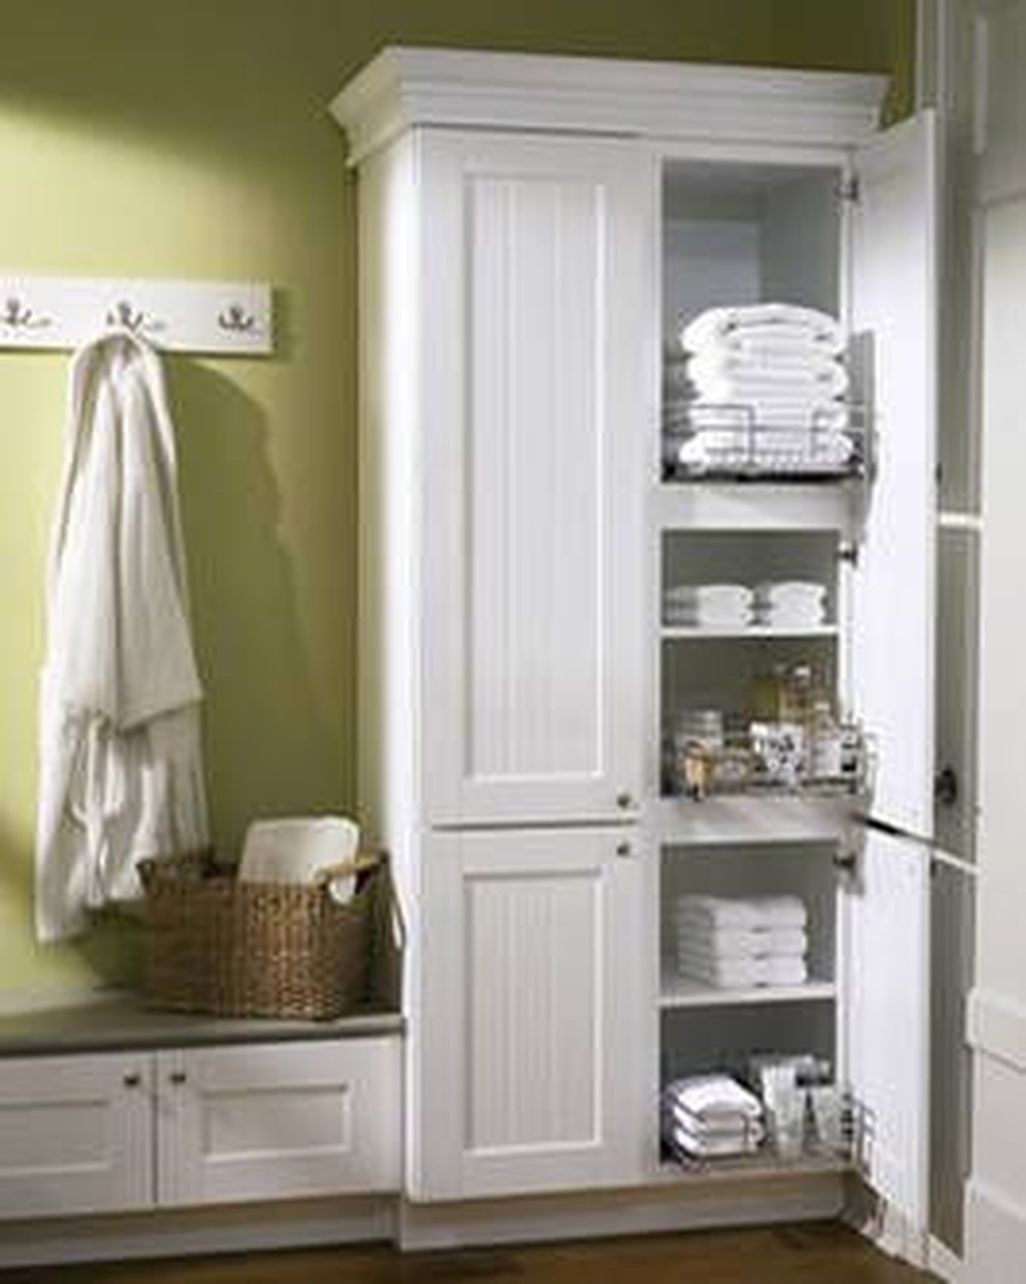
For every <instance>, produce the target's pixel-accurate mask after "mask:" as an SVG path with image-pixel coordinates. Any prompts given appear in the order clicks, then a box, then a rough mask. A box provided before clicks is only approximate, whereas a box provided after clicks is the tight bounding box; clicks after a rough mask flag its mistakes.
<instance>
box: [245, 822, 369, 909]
mask: <svg viewBox="0 0 1026 1284" xmlns="http://www.w3.org/2000/svg"><path fill="white" fill-rule="evenodd" d="M359 845H360V829H359V826H358V825H357V824H356V823H355V822H354V821H352V820H348V819H347V818H346V817H345V816H310V817H305V816H292V817H288V818H286V819H282V820H255V821H253V823H252V824H251V825H250V826H249V828H248V829H247V831H246V839H245V843H244V844H243V848H242V857H241V859H240V861H239V874H238V878H239V882H240V883H313V882H316V881H317V879H318V876H319V875H320V873H321V871H322V870H324V869H326V868H328V867H330V866H332V865H341V864H345V863H347V862H349V861H351V860H352V859H353V858H354V857H355V856H356V852H357V849H358V848H359ZM355 887H356V878H355V875H347V876H345V877H343V878H336V879H332V881H331V883H330V889H331V895H332V897H333V898H334V899H335V900H337V901H340V902H342V901H346V900H348V899H349V898H350V897H351V896H352V894H353V892H354V891H355Z"/></svg>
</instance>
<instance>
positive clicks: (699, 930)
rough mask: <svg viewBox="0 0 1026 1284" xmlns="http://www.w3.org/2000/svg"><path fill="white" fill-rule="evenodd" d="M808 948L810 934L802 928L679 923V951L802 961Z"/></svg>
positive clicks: (699, 922) (696, 921)
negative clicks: (789, 957) (778, 956)
mask: <svg viewBox="0 0 1026 1284" xmlns="http://www.w3.org/2000/svg"><path fill="white" fill-rule="evenodd" d="M808 945H809V940H808V935H807V933H806V931H805V929H804V928H802V927H775V928H759V929H754V930H747V929H744V928H716V927H713V926H710V924H709V923H708V922H707V921H704V920H702V919H696V920H695V921H694V922H693V923H687V922H678V924H677V946H678V949H682V948H683V949H690V950H692V951H693V952H695V953H696V954H706V955H711V956H713V957H715V958H721V959H727V958H764V957H765V956H766V955H769V954H774V955H793V956H795V957H798V958H801V957H802V956H804V954H805V952H806V950H807V949H808Z"/></svg>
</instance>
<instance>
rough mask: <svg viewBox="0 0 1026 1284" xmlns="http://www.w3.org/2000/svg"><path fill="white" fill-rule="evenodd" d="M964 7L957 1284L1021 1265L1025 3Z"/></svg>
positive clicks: (1024, 1171)
mask: <svg viewBox="0 0 1026 1284" xmlns="http://www.w3.org/2000/svg"><path fill="white" fill-rule="evenodd" d="M976 7H977V8H980V9H985V10H987V11H988V12H987V13H986V14H985V15H983V16H982V17H981V19H980V24H979V37H980V47H979V50H978V56H977V58H976V59H975V69H976V72H977V75H978V77H979V79H978V83H977V84H976V86H975V89H976V95H975V97H976V102H977V104H978V108H979V120H978V121H977V130H976V142H977V150H978V152H979V156H978V170H977V180H978V181H977V191H976V206H977V209H976V223H977V235H978V256H977V258H978V269H979V278H978V282H977V285H978V291H979V295H980V300H981V312H982V318H981V319H982V327H981V328H982V335H981V336H980V338H981V348H982V351H981V354H980V357H981V359H980V373H981V383H982V388H981V389H980V391H981V393H982V404H981V423H982V447H983V452H982V453H983V477H982V509H983V533H982V539H981V556H980V697H979V772H978V781H979V804H980V815H979V828H978V843H977V864H978V868H979V880H978V891H977V918H976V929H977V930H976V978H975V988H974V989H973V991H972V993H971V994H970V1000H969V1029H968V1032H967V1033H968V1038H969V1042H970V1044H971V1045H972V1049H973V1097H974V1102H973V1159H972V1176H971V1179H970V1182H969V1187H968V1192H967V1199H966V1226H967V1250H966V1255H967V1259H968V1261H967V1273H966V1279H970V1280H972V1282H973V1284H1004V1281H1006V1280H1013V1279H1019V1278H1020V1277H1021V1276H1022V1274H1023V1270H1024V1262H1026V1146H1024V1145H1023V1138H1024V1125H1023V1121H1024V1119H1026V926H1024V910H1026V860H1024V855H1023V801H1024V794H1026V790H1024V787H1023V776H1022V768H1021V764H1022V760H1023V754H1022V742H1023V730H1022V729H1023V726H1024V725H1026V657H1024V641H1026V593H1024V592H1023V572H1022V566H1023V548H1024V545H1026V502H1024V490H1026V410H1024V407H1026V400H1024V397H1023V388H1024V378H1023V371H1024V364H1026V363H1024V343H1026V76H1024V74H1023V70H1024V67H1026V3H1023V0H1006V3H1003V4H996V3H991V4H986V5H982V4H981V5H978V6H976Z"/></svg>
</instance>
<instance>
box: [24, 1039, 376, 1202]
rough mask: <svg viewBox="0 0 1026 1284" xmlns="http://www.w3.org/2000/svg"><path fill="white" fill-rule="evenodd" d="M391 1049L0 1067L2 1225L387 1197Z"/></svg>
mask: <svg viewBox="0 0 1026 1284" xmlns="http://www.w3.org/2000/svg"><path fill="white" fill-rule="evenodd" d="M399 1066H400V1044H399V1041H398V1040H396V1039H391V1038H374V1039H348V1040H344V1041H339V1042H332V1041H328V1040H310V1041H302V1042H289V1043H262V1044H240V1045H236V1046H231V1047H200V1048H188V1049H171V1050H164V1051H157V1052H113V1053H108V1052H105V1053H81V1054H76V1055H71V1056H53V1057H50V1056H38V1057H18V1058H11V1059H4V1060H0V1217H3V1218H21V1217H61V1216H66V1215H70V1214H77V1213H89V1212H120V1211H129V1210H133V1209H143V1208H152V1207H155V1206H160V1207H182V1206H186V1205H197V1204H210V1203H233V1202H237V1201H241V1200H259V1199H266V1200H276V1199H288V1198H295V1197H310V1196H318V1195H336V1194H348V1193H358V1192H359V1193H372V1192H383V1191H394V1190H397V1189H398V1186H399V1138H400V1114H399V1112H400V1100H401V1098H400V1085H399Z"/></svg>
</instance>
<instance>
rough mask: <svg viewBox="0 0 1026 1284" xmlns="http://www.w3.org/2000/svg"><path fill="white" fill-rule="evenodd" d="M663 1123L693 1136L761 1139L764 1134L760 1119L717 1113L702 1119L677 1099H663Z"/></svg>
mask: <svg viewBox="0 0 1026 1284" xmlns="http://www.w3.org/2000/svg"><path fill="white" fill-rule="evenodd" d="M662 1117H663V1122H664V1124H670V1125H671V1126H673V1127H679V1128H686V1129H687V1130H688V1132H690V1133H691V1134H692V1135H693V1136H695V1137H703V1138H714V1137H730V1138H733V1139H734V1140H749V1141H761V1140H762V1139H763V1137H764V1136H765V1131H766V1130H765V1127H764V1125H763V1121H762V1120H761V1119H753V1118H752V1117H751V1115H747V1114H741V1113H740V1112H736V1113H734V1114H729V1115H728V1114H724V1115H717V1116H716V1117H715V1118H713V1119H703V1118H702V1117H701V1116H700V1115H696V1114H692V1112H691V1111H690V1110H688V1109H687V1107H686V1106H682V1105H681V1104H680V1102H679V1101H673V1100H669V1101H664V1102H663V1112H662Z"/></svg>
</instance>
